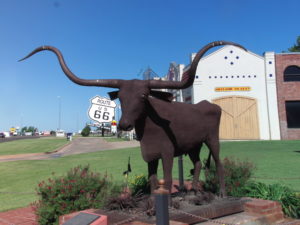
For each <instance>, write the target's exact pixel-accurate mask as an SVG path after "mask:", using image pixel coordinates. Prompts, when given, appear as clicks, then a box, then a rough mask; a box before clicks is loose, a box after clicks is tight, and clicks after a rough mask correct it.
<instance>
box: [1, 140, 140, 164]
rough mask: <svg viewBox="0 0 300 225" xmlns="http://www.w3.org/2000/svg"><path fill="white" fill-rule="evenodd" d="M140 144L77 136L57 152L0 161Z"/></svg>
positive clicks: (37, 158) (13, 158)
mask: <svg viewBox="0 0 300 225" xmlns="http://www.w3.org/2000/svg"><path fill="white" fill-rule="evenodd" d="M137 146H139V142H138V141H120V142H107V141H105V139H103V138H92V137H89V138H75V139H73V141H72V142H70V143H69V144H68V145H66V146H64V147H63V148H61V149H58V151H57V152H53V153H50V154H45V153H33V154H22V155H10V156H0V162H7V161H17V160H42V159H54V158H58V157H63V156H66V155H74V154H81V153H87V152H97V151H104V150H113V149H121V148H130V147H137Z"/></svg>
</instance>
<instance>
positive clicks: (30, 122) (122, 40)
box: [0, 0, 300, 131]
mask: <svg viewBox="0 0 300 225" xmlns="http://www.w3.org/2000/svg"><path fill="white" fill-rule="evenodd" d="M298 6H299V1H298V0H285V1H283V0H185V1H182V0H172V1H169V0H105V1H104V0H97V1H96V0H26V1H22V0H0V31H1V32H0V78H1V79H0V93H1V99H0V102H1V103H0V131H5V130H8V129H9V128H10V127H12V126H34V127H38V128H39V129H40V130H55V129H57V128H58V120H59V101H61V128H62V129H64V130H66V131H76V130H77V129H82V128H83V127H84V125H85V123H86V122H88V121H89V119H88V117H87V110H88V108H89V106H90V102H89V100H90V98H92V97H94V96H95V95H100V96H106V93H107V92H108V91H111V89H107V88H97V87H84V86H78V85H76V84H74V83H72V82H71V81H70V80H68V79H67V77H66V76H65V75H64V74H63V72H62V71H61V69H60V67H59V64H58V61H57V59H56V57H55V56H54V55H53V53H51V52H41V53H39V54H36V55H34V56H33V57H31V58H30V59H28V60H26V61H23V62H17V61H18V60H19V59H20V58H22V57H24V56H25V55H27V54H28V53H29V52H30V51H32V50H33V49H35V48H36V47H38V46H41V45H52V46H55V47H57V48H59V49H60V50H61V52H62V53H63V55H64V57H65V60H66V62H67V64H68V66H69V67H70V69H71V70H72V71H73V72H74V73H75V74H77V75H79V76H80V77H82V78H87V79H95V78H121V79H139V78H140V79H141V78H142V77H141V76H138V74H139V72H140V71H141V69H146V68H147V67H148V66H150V67H151V68H152V69H153V70H154V71H155V72H156V73H157V74H159V75H161V76H163V75H165V74H166V73H167V71H168V67H169V63H170V62H172V61H175V62H176V63H182V64H188V63H189V56H190V54H191V53H192V52H196V51H197V50H199V49H200V48H201V47H203V45H205V44H207V43H209V42H211V41H215V40H227V41H234V42H237V43H240V44H242V45H243V46H245V47H246V48H247V49H249V50H250V51H252V52H254V53H256V54H259V55H262V54H263V53H264V52H265V51H275V52H277V53H280V52H282V51H283V50H286V49H287V48H288V47H290V46H291V45H293V44H294V43H295V42H296V38H297V36H299V35H300V32H299V7H298ZM297 27H298V28H297ZM58 96H60V100H59V98H58Z"/></svg>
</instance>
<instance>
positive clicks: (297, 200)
mask: <svg viewBox="0 0 300 225" xmlns="http://www.w3.org/2000/svg"><path fill="white" fill-rule="evenodd" d="M243 196H247V197H252V198H261V199H266V200H273V201H278V202H280V203H281V206H282V209H283V212H284V214H286V215H287V216H289V217H293V218H300V197H299V196H298V195H297V193H296V192H294V191H292V190H291V189H290V188H288V187H286V186H283V185H280V184H270V185H267V184H264V183H261V182H250V183H248V184H247V185H246V186H245V187H244V188H243Z"/></svg>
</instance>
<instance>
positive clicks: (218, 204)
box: [95, 198, 245, 225]
mask: <svg viewBox="0 0 300 225" xmlns="http://www.w3.org/2000/svg"><path fill="white" fill-rule="evenodd" d="M244 203H245V201H244V200H240V199H231V198H223V199H219V200H215V201H213V202H211V203H209V204H207V205H201V206H195V205H189V204H187V205H185V206H184V207H182V208H179V209H174V208H170V209H169V218H170V220H172V221H177V222H182V223H187V224H194V223H199V222H203V221H209V220H212V219H215V218H219V217H223V216H227V215H231V214H235V213H239V212H242V211H244V209H243V208H244V206H243V205H244ZM95 213H97V214H102V215H107V216H108V224H109V225H121V224H122V225H124V224H129V223H130V222H133V221H140V222H143V223H145V224H155V223H156V220H155V219H156V218H155V216H147V215H146V214H145V213H143V214H142V213H131V212H130V211H105V210H96V211H95ZM218 221H221V219H219V220H218Z"/></svg>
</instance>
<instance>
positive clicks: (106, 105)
mask: <svg viewBox="0 0 300 225" xmlns="http://www.w3.org/2000/svg"><path fill="white" fill-rule="evenodd" d="M90 101H91V104H92V105H91V107H90V108H89V111H88V116H89V118H90V119H91V120H94V121H97V122H99V123H107V122H111V121H112V120H113V117H114V116H115V108H116V106H117V105H116V103H115V102H114V101H111V100H110V99H107V98H103V97H100V96H95V97H94V98H92V99H91V100H90Z"/></svg>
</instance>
